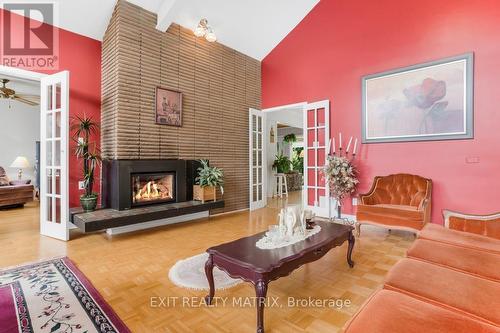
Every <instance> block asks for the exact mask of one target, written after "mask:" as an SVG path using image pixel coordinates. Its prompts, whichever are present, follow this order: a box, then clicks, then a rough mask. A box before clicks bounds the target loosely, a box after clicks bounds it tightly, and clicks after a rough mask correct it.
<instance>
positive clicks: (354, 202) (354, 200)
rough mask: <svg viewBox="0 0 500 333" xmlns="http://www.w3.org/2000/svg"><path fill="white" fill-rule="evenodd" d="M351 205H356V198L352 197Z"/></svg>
mask: <svg viewBox="0 0 500 333" xmlns="http://www.w3.org/2000/svg"><path fill="white" fill-rule="evenodd" d="M352 205H353V206H357V205H358V198H352Z"/></svg>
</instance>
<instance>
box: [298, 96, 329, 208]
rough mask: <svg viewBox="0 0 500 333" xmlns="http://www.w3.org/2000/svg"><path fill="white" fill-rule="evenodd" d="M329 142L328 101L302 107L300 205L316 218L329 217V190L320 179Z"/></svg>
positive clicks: (324, 181) (322, 178)
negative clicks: (302, 173) (302, 177)
mask: <svg viewBox="0 0 500 333" xmlns="http://www.w3.org/2000/svg"><path fill="white" fill-rule="evenodd" d="M329 138H330V101H328V100H325V101H320V102H315V103H310V104H307V105H305V106H304V150H305V154H304V190H303V192H302V193H303V194H302V202H303V205H304V207H305V208H306V209H310V210H312V211H313V212H314V213H316V215H318V216H323V217H329V215H330V190H329V188H328V186H327V184H326V180H325V177H324V176H323V172H322V169H323V166H324V165H325V162H326V156H327V155H328V153H329V152H328V146H329Z"/></svg>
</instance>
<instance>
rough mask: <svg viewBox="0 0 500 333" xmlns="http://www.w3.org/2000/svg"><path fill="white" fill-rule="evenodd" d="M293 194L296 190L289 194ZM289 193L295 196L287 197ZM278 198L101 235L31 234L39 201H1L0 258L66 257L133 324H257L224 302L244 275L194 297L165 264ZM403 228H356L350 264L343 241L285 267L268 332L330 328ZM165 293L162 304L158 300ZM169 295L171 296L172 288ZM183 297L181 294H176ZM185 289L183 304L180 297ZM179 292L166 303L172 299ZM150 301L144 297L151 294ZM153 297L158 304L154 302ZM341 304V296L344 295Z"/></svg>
mask: <svg viewBox="0 0 500 333" xmlns="http://www.w3.org/2000/svg"><path fill="white" fill-rule="evenodd" d="M297 198H298V196H297ZM289 200H290V201H293V197H291V198H290V199H289ZM280 204H281V202H280V201H279V200H276V201H273V202H271V204H270V205H269V207H267V208H263V209H260V210H258V211H255V212H252V213H250V212H239V213H235V214H229V215H222V216H217V217H211V218H209V219H205V220H199V221H195V222H189V223H184V224H178V225H173V226H166V227H162V228H158V229H154V230H148V231H143V232H136V233H132V234H125V235H119V236H113V237H108V236H106V234H105V233H94V234H89V235H82V234H79V233H78V232H74V233H72V237H73V239H72V240H71V241H69V242H67V243H64V242H60V241H57V240H54V239H51V238H47V237H43V236H40V235H39V234H38V207H37V205H36V204H31V205H28V206H26V208H24V209H14V210H5V211H0V267H6V266H11V265H18V264H22V263H24V262H31V261H35V260H38V259H46V258H51V257H54V256H59V255H67V256H68V257H70V258H71V259H72V260H73V261H74V262H75V263H76V264H77V265H78V267H79V268H80V269H81V270H82V271H83V272H84V274H85V275H86V276H87V277H88V278H89V279H90V280H91V281H92V282H93V284H94V285H95V286H96V288H97V289H98V290H99V291H100V292H101V294H102V295H103V296H104V298H105V299H106V300H107V301H108V302H109V303H110V304H111V306H112V307H113V308H114V310H115V311H116V312H117V313H118V315H119V316H120V317H121V318H122V319H123V320H124V321H125V323H126V324H127V325H128V326H129V327H130V329H131V330H132V331H133V332H147V333H150V332H203V333H206V332H238V333H246V332H255V321H256V317H255V309H254V308H253V307H248V306H247V307H238V306H232V304H229V303H231V302H232V300H235V299H238V297H247V296H250V297H252V296H254V289H253V287H252V286H251V285H250V284H248V283H243V284H240V285H238V286H236V287H234V288H231V289H228V290H223V291H218V292H217V293H216V296H220V297H228V298H229V299H228V303H227V304H226V306H223V305H222V304H219V306H217V307H210V308H209V307H206V306H203V305H200V304H198V303H199V301H200V300H201V298H200V297H203V296H204V295H205V292H200V291H192V290H187V289H183V288H179V287H176V286H174V285H173V284H172V283H171V282H170V281H169V279H168V270H169V268H170V267H171V266H172V265H173V264H174V263H175V262H176V261H177V260H179V259H183V258H186V257H189V256H192V255H195V254H198V253H201V252H203V251H204V250H205V249H206V248H208V247H209V246H212V245H214V244H218V243H221V242H226V241H230V240H234V239H237V238H239V237H243V236H247V235H250V234H253V233H256V232H259V231H263V230H266V229H267V226H268V225H269V224H273V223H275V220H276V214H277V212H278V208H279V206H280ZM413 239H414V237H413V235H412V234H409V233H405V232H396V231H394V232H393V233H391V234H389V233H387V231H385V230H382V229H375V228H373V229H369V228H368V227H367V228H365V229H363V230H362V233H361V238H360V239H357V240H356V246H355V248H354V253H353V259H354V260H355V262H356V265H355V267H354V268H353V269H349V267H348V265H347V263H346V260H345V255H346V245H344V246H342V247H340V248H336V249H333V250H332V251H330V252H329V253H328V254H327V255H326V256H325V257H323V258H322V259H321V260H319V261H316V262H314V263H311V264H308V265H305V266H303V267H301V268H300V269H298V270H297V271H295V272H294V273H292V274H291V275H290V276H289V277H286V278H282V279H279V280H277V281H274V282H272V283H271V284H270V285H269V291H268V296H269V298H270V299H271V298H272V299H276V298H277V297H279V299H277V301H278V302H279V304H280V305H281V307H279V306H275V307H270V308H267V309H266V311H265V327H266V332H274V333H281V332H283V333H284V332H329V333H332V332H338V331H340V328H341V327H342V326H343V325H344V323H345V322H346V321H347V320H348V319H349V318H350V317H351V315H352V314H353V313H355V312H356V310H357V309H358V308H359V306H360V305H361V304H362V303H363V301H364V300H365V299H366V298H367V297H368V296H369V295H370V294H372V293H373V291H374V290H375V289H377V288H379V286H380V285H381V284H382V281H383V279H384V276H385V274H386V273H387V271H388V270H389V269H390V268H391V267H392V266H393V265H394V264H395V263H396V261H398V259H400V258H402V257H403V256H404V254H405V251H406V249H407V248H408V247H409V245H410V244H411V243H412V242H413ZM158 297H161V298H162V299H161V300H163V301H165V298H166V297H170V298H169V300H171V304H170V306H165V305H164V304H160V303H161V301H160V298H158ZM176 297H177V298H176ZM184 297H186V298H184ZM187 297H192V298H193V301H196V302H198V303H194V302H190V304H189V305H190V307H187V306H184V307H183V306H182V304H179V303H181V302H182V300H188V298H187ZM288 297H293V299H294V300H297V299H305V300H306V301H307V299H308V297H311V298H312V299H319V300H324V299H332V298H333V299H342V300H349V301H350V302H351V303H352V304H351V305H350V306H344V307H342V308H338V307H337V308H336V307H329V306H327V307H317V306H309V305H307V304H304V305H305V306H304V307H289V306H288ZM174 299H175V300H176V301H177V304H176V306H173V304H172V303H173V300H174ZM152 300H153V303H155V304H156V305H157V306H156V307H154V306H151V302H152ZM158 305H161V306H158ZM344 305H345V303H344Z"/></svg>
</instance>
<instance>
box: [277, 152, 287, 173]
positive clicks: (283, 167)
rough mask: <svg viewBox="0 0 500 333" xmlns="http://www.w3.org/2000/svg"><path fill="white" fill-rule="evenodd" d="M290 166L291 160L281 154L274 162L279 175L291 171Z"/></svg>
mask: <svg viewBox="0 0 500 333" xmlns="http://www.w3.org/2000/svg"><path fill="white" fill-rule="evenodd" d="M290 164H291V162H290V159H289V158H288V157H287V156H285V155H283V152H281V153H279V154H278V155H276V159H275V160H274V162H273V169H275V170H276V172H277V173H287V172H288V171H290Z"/></svg>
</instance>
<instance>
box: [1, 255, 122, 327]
mask: <svg viewBox="0 0 500 333" xmlns="http://www.w3.org/2000/svg"><path fill="white" fill-rule="evenodd" d="M0 332H9V333H10V332H20V333H31V332H33V333H34V332H41V333H45V332H47V333H62V332H64V333H128V332H130V331H129V329H128V328H127V327H126V326H125V324H124V323H123V322H122V321H121V320H120V318H118V316H117V315H116V314H115V312H114V311H113V310H112V309H111V307H110V306H109V305H108V304H107V303H106V302H105V301H104V299H103V298H102V296H101V295H100V294H99V293H98V292H97V290H96V289H95V288H94V287H93V286H92V284H91V283H90V281H89V280H88V279H87V278H86V277H85V276H84V275H83V273H82V272H80V270H78V268H76V266H75V264H74V263H73V262H72V261H71V260H69V259H68V258H59V259H53V260H48V261H44V262H38V263H34V264H29V265H25V266H20V267H16V268H12V269H7V270H2V271H0Z"/></svg>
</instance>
